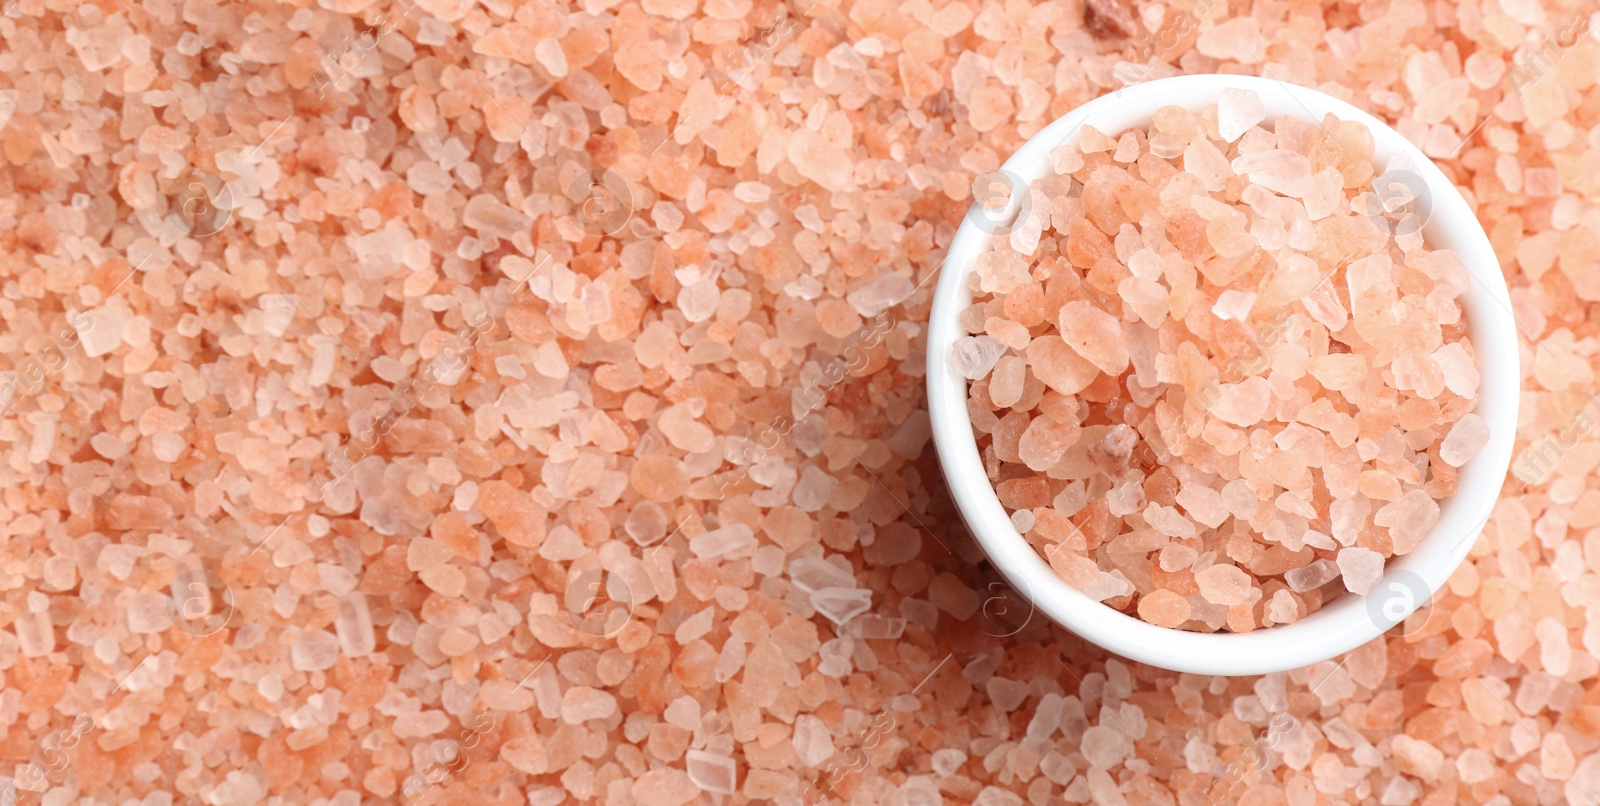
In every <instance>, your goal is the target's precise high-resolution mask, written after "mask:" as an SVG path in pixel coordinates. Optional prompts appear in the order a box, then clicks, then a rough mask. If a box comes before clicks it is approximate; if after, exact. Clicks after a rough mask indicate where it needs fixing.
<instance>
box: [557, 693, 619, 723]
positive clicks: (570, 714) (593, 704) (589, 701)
mask: <svg viewBox="0 0 1600 806" xmlns="http://www.w3.org/2000/svg"><path fill="white" fill-rule="evenodd" d="M616 712H617V698H616V695H614V694H612V693H611V692H609V691H604V690H601V689H597V688H593V687H590V686H573V687H572V688H569V689H567V690H566V691H565V692H564V693H563V694H562V695H561V721H563V722H565V723H567V724H568V725H581V724H583V723H584V722H587V721H589V720H591V719H607V718H609V717H610V716H611V715H612V714H614V713H616Z"/></svg>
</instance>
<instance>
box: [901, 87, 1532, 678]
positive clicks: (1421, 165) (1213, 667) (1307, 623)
mask: <svg viewBox="0 0 1600 806" xmlns="http://www.w3.org/2000/svg"><path fill="white" fill-rule="evenodd" d="M1230 88H1237V89H1246V90H1253V91H1254V92H1256V94H1258V95H1259V96H1260V98H1261V101H1262V104H1263V106H1264V107H1265V110H1266V122H1267V123H1270V122H1271V121H1273V120H1274V119H1276V118H1278V117H1279V116H1284V115H1293V116H1296V117H1299V118H1301V119H1311V120H1314V121H1320V120H1321V119H1322V118H1323V116H1325V115H1326V114H1328V113H1330V112H1331V113H1333V114H1334V115H1336V116H1338V117H1339V118H1340V119H1342V120H1353V121H1359V122H1361V123H1363V124H1365V125H1366V126H1367V127H1368V128H1369V129H1371V130H1372V137H1373V140H1374V143H1375V145H1376V148H1375V157H1376V161H1377V163H1378V165H1377V166H1376V167H1377V170H1378V171H1383V170H1384V169H1385V167H1386V166H1387V165H1388V163H1389V160H1390V159H1391V158H1393V157H1396V156H1399V155H1404V156H1408V157H1409V158H1410V160H1411V162H1412V163H1413V165H1414V167H1415V172H1416V174H1417V175H1420V176H1421V178H1422V179H1423V180H1424V182H1425V183H1426V187H1427V190H1428V193H1429V194H1430V195H1431V203H1432V207H1431V214H1430V215H1429V216H1427V220H1426V223H1425V225H1424V226H1423V228H1422V232H1423V237H1424V238H1425V240H1426V242H1427V243H1428V245H1429V246H1430V247H1434V248H1441V247H1442V248H1449V249H1452V250H1454V251H1455V253H1456V254H1457V255H1458V256H1459V257H1460V259H1461V261H1462V263H1463V264H1464V265H1465V266H1466V269H1467V271H1468V272H1469V273H1470V274H1471V275H1472V278H1473V281H1472V286H1471V288H1470V289H1469V290H1468V291H1467V292H1466V294H1465V295H1464V300H1463V301H1464V307H1465V309H1466V315H1467V318H1468V327H1469V338H1470V339H1471V341H1472V345H1473V348H1474V349H1475V351H1476V352H1477V357H1478V362H1479V369H1480V372H1481V374H1482V378H1483V381H1482V384H1481V386H1480V387H1479V392H1478V394H1479V399H1478V407H1477V409H1475V411H1476V412H1477V413H1478V414H1479V415H1480V416H1481V417H1483V418H1484V420H1486V421H1487V422H1488V424H1489V430H1490V437H1489V442H1488V444H1487V445H1485V446H1484V447H1483V449H1482V450H1481V451H1479V452H1478V454H1477V455H1476V456H1475V457H1473V459H1472V460H1471V461H1469V462H1468V463H1467V464H1466V465H1465V466H1463V467H1462V468H1461V469H1460V474H1459V477H1458V478H1459V490H1458V494H1457V495H1456V497H1454V498H1452V499H1450V500H1448V501H1442V502H1440V503H1441V513H1440V517H1439V522H1438V523H1437V524H1436V525H1435V526H1434V528H1433V530H1432V531H1431V532H1429V534H1428V535H1427V536H1426V537H1425V538H1424V539H1423V540H1422V542H1421V543H1420V544H1418V546H1417V547H1416V549H1415V550H1414V551H1412V552H1411V553H1410V554H1408V555H1406V556H1404V557H1401V558H1398V559H1395V560H1391V561H1390V562H1389V563H1388V565H1387V567H1386V568H1385V571H1384V576H1383V578H1382V579H1381V580H1380V581H1379V582H1378V584H1377V585H1375V586H1374V587H1373V588H1372V590H1371V591H1369V592H1368V593H1367V594H1366V595H1365V596H1356V595H1353V594H1348V593H1346V594H1343V595H1341V596H1337V597H1335V598H1334V599H1333V600H1331V601H1330V602H1328V603H1327V604H1326V605H1325V606H1324V607H1323V608H1322V609H1321V610H1318V611H1317V612H1316V613H1312V614H1311V615H1309V616H1307V617H1305V618H1303V619H1301V620H1300V621H1297V622H1295V623H1293V624H1288V625H1280V626H1274V627H1269V628H1265V629H1261V630H1256V631H1254V632H1249V633H1239V634H1234V633H1209V634H1208V633H1197V632H1187V631H1183V630H1176V629H1168V628H1164V627H1157V626H1155V625H1152V624H1147V623H1145V622H1143V621H1141V620H1139V619H1137V618H1134V617H1132V616H1128V615H1124V614H1122V613H1120V612H1117V611H1116V610H1113V609H1111V608H1109V607H1107V606H1105V605H1102V604H1100V603H1099V602H1096V601H1094V600H1092V599H1090V598H1088V597H1087V596H1085V595H1083V594H1082V593H1080V592H1079V591H1078V590H1076V589H1075V588H1073V587H1071V586H1070V585H1068V584H1067V583H1066V582H1064V581H1063V580H1062V579H1061V578H1060V577H1059V576H1057V575H1056V573H1055V571H1054V570H1052V569H1051V568H1050V567H1049V566H1048V565H1047V564H1046V563H1045V562H1044V560H1043V559H1042V558H1040V556H1039V554H1038V553H1037V552H1036V551H1035V550H1034V549H1033V547H1032V546H1030V545H1028V543H1027V541H1026V540H1024V539H1023V537H1022V536H1021V535H1019V534H1018V533H1017V531H1016V529H1015V528H1014V527H1013V526H1012V525H1011V520H1010V518H1009V517H1008V516H1007V514H1006V511H1005V509H1004V508H1003V507H1002V506H1001V505H1000V501H999V499H998V498H997V497H996V496H995V491H994V489H993V487H992V486H991V485H990V484H989V479H988V477H987V475H985V473H984V471H983V466H982V464H981V462H980V460H979V457H978V449H977V444H976V442H975V441H974V439H973V434H972V423H971V420H970V419H969V417H968V415H967V408H966V398H967V384H966V381H965V379H964V378H962V377H961V376H960V375H958V374H956V373H955V372H954V371H952V369H951V365H950V354H951V346H952V344H953V343H954V341H955V340H956V339H957V338H959V337H961V336H963V335H965V334H964V333H962V332H961V331H960V327H959V326H958V324H957V322H956V318H957V315H958V314H959V313H960V311H961V310H962V309H963V308H965V307H967V306H968V305H970V304H972V294H971V292H970V291H969V289H968V286H967V277H968V275H969V274H970V273H971V272H972V268H973V265H974V262H975V261H976V259H977V257H978V255H979V254H981V253H982V252H983V251H985V250H986V249H988V248H989V239H990V237H991V236H990V235H989V234H987V233H986V232H984V231H983V228H981V227H980V226H978V225H977V224H976V223H974V220H973V216H969V217H968V219H967V220H966V221H965V222H963V224H962V225H961V228H960V230H959V231H958V232H957V233H956V237H955V241H954V242H953V243H952V244H951V246H950V254H949V256H948V258H947V260H946V261H945V265H944V271H943V274H942V275H941V276H940V278H939V285H938V289H937V291H936V293H935V295H934V301H933V310H932V313H931V315H930V316H931V322H930V325H929V334H928V377H927V383H928V408H929V413H930V416H931V419H932V422H933V436H934V443H935V445H936V446H937V448H938V451H939V459H940V462H941V464H942V465H943V467H944V474H945V478H946V480H947V481H948V482H949V485H950V493H951V495H952V496H953V497H954V498H955V501H956V504H957V506H958V507H959V508H960V511H961V514H962V516H963V517H964V518H965V520H966V522H967V525H968V527H969V528H970V529H971V530H972V533H973V535H974V536H975V537H976V538H977V540H978V542H979V544H981V545H982V546H983V549H984V550H985V552H987V553H988V555H989V557H990V559H991V560H992V561H993V562H994V564H995V566H996V567H997V568H998V569H999V570H1000V571H1001V573H1003V574H1004V575H1005V576H1006V578H1007V579H1008V580H1010V582H1011V583H1012V584H1013V585H1014V586H1016V588H1017V589H1018V590H1019V591H1020V592H1021V593H1022V594H1023V595H1024V596H1026V597H1027V598H1028V599H1029V600H1030V601H1031V603H1032V604H1033V606H1034V607H1035V608H1036V610H1038V611H1040V612H1043V613H1044V614H1046V615H1047V616H1049V617H1050V618H1052V619H1054V620H1055V621H1056V622H1058V623H1059V624H1061V625H1062V626H1063V627H1066V628H1067V629H1069V630H1071V631H1072V632H1074V633H1076V634H1078V635H1080V636H1082V637H1083V638H1085V639H1087V640H1089V641H1092V642H1093V643H1095V644H1098V645H1099V646H1101V647H1104V648H1106V649H1108V650H1110V651H1112V652H1115V653H1116V654H1118V655H1122V656H1124V657H1127V658H1131V659H1133V660H1136V661H1140V662H1142V663H1147V664H1150V665H1152V666H1159V667H1162V668H1165V669H1172V670H1175V671H1181V672H1191V673H1196V674H1221V675H1243V674H1265V673H1269V672H1275V671H1283V670H1287V669H1295V668H1299V667H1302V666H1307V665H1310V664H1313V663H1317V662H1319V661H1323V660H1327V659H1330V658H1333V657H1335V656H1337V655H1340V654H1342V653H1344V652H1348V651H1349V650H1351V649H1354V648H1356V647H1358V646H1360V645H1362V644H1365V643H1366V642H1368V641H1371V640H1372V639H1374V638H1376V637H1378V636H1379V635H1381V634H1382V633H1384V632H1386V631H1387V630H1388V629H1390V628H1391V627H1393V626H1394V625H1395V624H1397V623H1399V622H1401V621H1402V620H1403V619H1405V618H1406V617H1407V616H1408V615H1410V614H1411V613H1412V611H1414V610H1415V609H1416V608H1417V607H1419V606H1421V605H1422V604H1424V603H1425V602H1427V601H1428V599H1429V598H1430V597H1431V596H1432V595H1433V594H1434V593H1435V592H1437V591H1438V590H1439V588H1440V587H1441V586H1442V585H1443V584H1444V583H1445V581H1446V580H1447V579H1448V578H1449V577H1450V575H1451V574H1452V573H1453V572H1454V571H1455V569H1456V566H1457V565H1459V564H1460V563H1461V561H1462V559H1463V558H1464V557H1466V555H1467V552H1468V550H1470V549H1471V548H1472V544H1473V542H1474V539H1475V538H1476V537H1477V535H1478V534H1479V533H1480V532H1481V530H1482V527H1483V525H1484V524H1485V523H1486V522H1487V521H1488V518H1489V513H1490V510H1491V509H1492V508H1493V507H1494V503H1495V500H1496V498H1497V497H1498V496H1499V493H1500V485H1501V483H1502V482H1503V481H1504V479H1505V475H1506V469H1507V465H1508V464H1509V463H1510V460H1511V448H1512V441H1513V439H1514V436H1515V433H1516V421H1517V397H1518V385H1519V371H1518V348H1517V338H1516V330H1515V326H1514V321H1513V317H1512V314H1511V303H1510V298H1509V296H1508V295H1507V293H1506V284H1505V278H1504V277H1503V276H1502V275H1501V273H1500V265H1499V263H1498V261H1497V260H1496V259H1495V255H1494V250H1493V249H1491V248H1490V246H1489V240H1488V238H1487V237H1486V236H1485V235H1484V233H1483V228H1482V227H1481V226H1480V225H1479V224H1478V220H1477V217H1476V216H1475V215H1474V214H1473V211H1472V209H1471V208H1470V207H1468V206H1467V203H1466V201H1465V200H1463V199H1462V198H1461V194H1460V193H1458V192H1457V191H1456V189H1455V187H1454V186H1453V185H1452V184H1451V183H1450V180H1448V179H1447V178H1445V176H1444V174H1443V173H1441V172H1440V171H1439V169H1438V167H1437V166H1435V165H1434V164H1433V163H1432V162H1431V161H1430V160H1429V159H1428V158H1427V157H1426V156H1424V155H1423V154H1422V152H1421V151H1419V150H1418V149H1417V148H1416V147H1415V146H1413V145H1411V143H1409V142H1407V141H1406V140H1405V138H1403V137H1401V136H1400V134H1399V133H1398V132H1396V131H1394V130H1393V129H1391V128H1389V126H1387V125H1386V124H1384V123H1383V122H1382V121H1380V120H1378V119H1377V118H1375V117H1373V116H1371V115H1369V114H1367V113H1366V112H1363V111H1361V110H1359V109H1357V108H1355V107H1354V106H1351V105H1350V104H1347V103H1345V102H1343V101H1340V100H1338V99H1336V98H1333V97H1331V96H1329V95H1325V94H1323V93H1320V92H1317V91H1315V90H1311V89H1307V88H1304V87H1298V86H1292V85H1288V84H1284V83H1282V82H1279V81H1274V80H1270V79H1264V78H1256V77H1250V76H1224V75H1192V76H1179V77H1175V78H1166V79H1160V80H1156V81H1150V82H1147V83H1143V84H1138V85H1134V86H1131V87H1128V88H1126V89H1124V90H1121V91H1119V92H1117V93H1113V94H1110V95H1106V96H1102V97H1100V98H1097V99H1095V100H1093V101H1090V102H1089V103H1086V104H1084V105H1083V106H1080V107H1078V108H1077V109H1074V110H1073V111H1071V112H1069V113H1067V114H1066V115H1064V116H1062V117H1061V118H1060V119H1059V120H1057V121H1055V122H1054V123H1052V124H1051V125H1050V126H1049V127H1047V128H1045V129H1044V130H1043V131H1041V132H1039V133H1038V134H1036V135H1034V136H1033V138H1032V139H1030V140H1028V142H1027V143H1024V144H1023V146H1022V147H1021V148H1020V149H1018V150H1017V153H1016V154H1014V155H1013V156H1012V157H1011V159H1009V160H1007V161H1006V163H1005V165H1004V170H1005V171H1008V172H1010V173H1011V174H1014V175H1015V176H1017V177H1020V178H1021V179H1022V180H1024V181H1028V182H1031V181H1033V180H1034V179H1037V178H1038V177H1040V176H1043V175H1044V174H1045V172H1046V171H1048V170H1049V166H1050V152H1051V151H1052V150H1054V149H1055V148H1056V147H1057V146H1060V145H1062V144H1064V143H1075V142H1076V141H1077V133H1078V132H1077V130H1078V127H1079V126H1080V125H1082V124H1084V123H1088V124H1091V125H1093V126H1094V127H1095V128H1096V129H1099V130H1100V131H1102V132H1105V133H1107V134H1110V135H1111V136H1113V137H1115V136H1116V135H1117V134H1118V133H1120V132H1122V131H1124V130H1126V129H1128V128H1131V127H1136V126H1137V127H1143V126H1148V125H1149V124H1150V121H1151V118H1152V116H1153V114H1154V112H1155V110H1157V109H1159V108H1160V107H1163V106H1167V105H1179V106H1183V107H1186V108H1189V109H1193V110H1199V109H1201V108H1203V107H1205V106H1207V105H1209V104H1213V103H1216V101H1217V98H1218V96H1219V95H1220V94H1221V93H1222V91H1223V90H1226V89H1230Z"/></svg>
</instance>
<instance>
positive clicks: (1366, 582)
mask: <svg viewBox="0 0 1600 806" xmlns="http://www.w3.org/2000/svg"><path fill="white" fill-rule="evenodd" d="M1338 565H1339V574H1340V576H1342V577H1343V578H1344V586H1345V589H1346V590H1348V591H1350V592H1351V593H1354V594H1356V595H1358V596H1360V595H1364V594H1365V593H1366V592H1367V591H1369V590H1371V589H1372V586H1373V585H1375V584H1377V582H1378V577H1381V576H1383V555H1382V554H1379V553H1378V552H1376V551H1373V550H1372V549H1365V548H1361V547H1360V546H1351V547H1349V548H1346V549H1341V550H1340V551H1339V560H1338Z"/></svg>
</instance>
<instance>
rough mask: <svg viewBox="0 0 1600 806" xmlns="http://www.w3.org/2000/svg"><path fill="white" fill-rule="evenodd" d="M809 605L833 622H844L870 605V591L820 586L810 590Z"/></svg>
mask: <svg viewBox="0 0 1600 806" xmlns="http://www.w3.org/2000/svg"><path fill="white" fill-rule="evenodd" d="M811 606H812V607H813V608H816V611H817V612H818V613H821V614H822V615H823V616H825V617H826V618H827V619H828V620H829V621H831V622H833V623H834V624H844V623H845V622H847V621H849V620H850V619H852V618H855V617H856V616H859V615H861V614H862V613H865V612H866V611H867V609H868V608H870V607H872V591H869V590H858V589H855V588H821V589H819V590H815V591H812V593H811Z"/></svg>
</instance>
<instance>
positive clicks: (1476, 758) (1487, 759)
mask: <svg viewBox="0 0 1600 806" xmlns="http://www.w3.org/2000/svg"><path fill="white" fill-rule="evenodd" d="M1498 768H1499V765H1498V764H1497V763H1495V759H1494V756H1491V755H1489V754H1488V753H1485V752H1484V751H1482V750H1479V749H1478V748H1476V747H1469V748H1467V749H1465V750H1462V751H1461V754H1460V755H1458V756H1456V772H1458V773H1460V774H1461V782H1462V783H1466V784H1476V783H1480V782H1483V781H1487V780H1489V779H1490V778H1493V777H1494V776H1495V772H1496V770H1497V769H1498Z"/></svg>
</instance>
